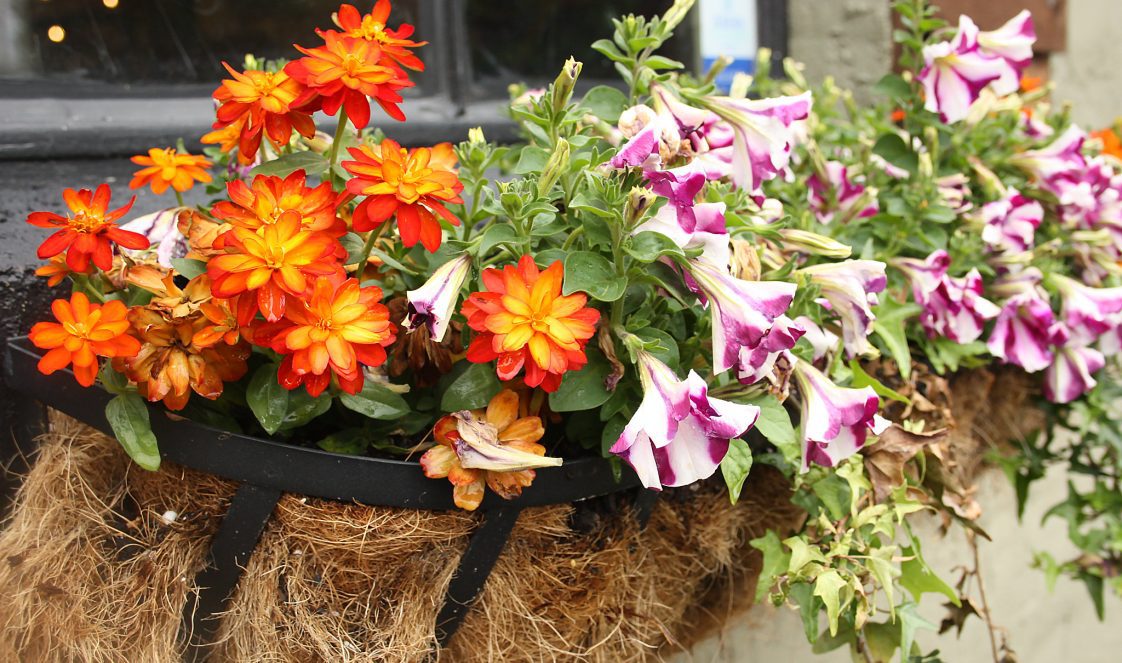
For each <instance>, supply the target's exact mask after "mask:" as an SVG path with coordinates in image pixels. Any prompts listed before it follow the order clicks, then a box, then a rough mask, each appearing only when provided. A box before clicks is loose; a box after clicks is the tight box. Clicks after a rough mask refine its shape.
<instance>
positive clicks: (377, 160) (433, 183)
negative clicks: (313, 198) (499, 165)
mask: <svg viewBox="0 0 1122 663" xmlns="http://www.w3.org/2000/svg"><path fill="white" fill-rule="evenodd" d="M350 153H351V156H352V157H354V158H355V159H356V160H355V161H344V162H343V167H344V168H346V169H347V172H349V173H351V174H352V175H354V177H353V178H351V179H350V180H348V181H347V191H348V192H350V193H353V194H355V195H364V196H367V198H366V200H363V201H362V202H361V203H359V206H358V208H356V209H355V213H354V219H353V224H354V229H355V230H357V231H359V232H365V231H367V230H372V229H373V228H374V227H375V226H377V225H378V224H380V223H382V222H384V221H385V220H386V219H388V218H390V217H391V216H393V215H394V214H395V213H396V214H397V227H398V231H399V232H400V233H401V243H402V244H404V245H405V246H407V247H408V246H413V245H415V244H416V243H417V241H418V240H420V242H421V244H423V245H424V247H425V248H426V249H428V250H429V251H432V252H435V251H436V250H437V248H439V247H440V239H441V230H440V222H439V221H437V220H436V217H435V216H433V212H435V213H437V214H439V215H440V216H441V217H443V218H444V220H446V221H447V222H448V223H451V224H452V225H454V226H458V225H460V220H459V219H457V218H456V216H455V215H454V214H452V213H451V212H449V211H448V208H446V207H445V205H446V204H448V203H457V204H459V203H462V202H464V201H463V199H462V198H461V197H460V192H461V191H463V189H464V185H463V184H462V183H461V182H460V180H459V178H458V177H457V176H456V170H455V168H456V153H455V152H454V151H453V150H452V144H451V143H441V144H439V145H435V146H433V147H418V148H415V149H412V150H406V149H405V148H403V147H402V146H401V145H398V144H397V143H396V142H394V141H392V140H390V139H389V138H386V139H385V140H383V141H382V143H381V144H380V145H377V146H367V145H363V146H362V147H358V148H351V149H350Z"/></svg>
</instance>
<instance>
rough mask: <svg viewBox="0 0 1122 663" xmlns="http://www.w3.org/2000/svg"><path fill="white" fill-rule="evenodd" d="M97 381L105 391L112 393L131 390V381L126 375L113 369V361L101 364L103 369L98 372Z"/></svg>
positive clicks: (119, 393)
mask: <svg viewBox="0 0 1122 663" xmlns="http://www.w3.org/2000/svg"><path fill="white" fill-rule="evenodd" d="M97 381H98V382H100V383H101V386H102V388H103V389H105V391H108V392H109V393H111V394H117V395H118V396H119V395H121V394H127V393H128V391H129V381H128V379H126V378H125V376H124V375H122V374H120V373H118V372H117V371H115V370H113V362H111V361H107V362H105V363H104V364H102V365H101V369H100V370H98V372H97Z"/></svg>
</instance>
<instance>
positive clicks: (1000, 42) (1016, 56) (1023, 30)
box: [978, 9, 1036, 95]
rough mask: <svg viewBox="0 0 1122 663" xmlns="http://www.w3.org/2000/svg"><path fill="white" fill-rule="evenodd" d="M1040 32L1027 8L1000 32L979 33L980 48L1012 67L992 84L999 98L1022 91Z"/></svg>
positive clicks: (1006, 23) (997, 30)
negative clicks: (1023, 76)
mask: <svg viewBox="0 0 1122 663" xmlns="http://www.w3.org/2000/svg"><path fill="white" fill-rule="evenodd" d="M1034 43H1036V29H1035V28H1034V27H1033V24H1032V13H1031V12H1030V11H1029V10H1027V9H1025V10H1022V11H1021V13H1019V14H1017V15H1016V16H1014V17H1013V18H1011V19H1009V20H1008V21H1006V22H1005V24H1004V25H1002V26H1001V27H1000V28H998V29H996V30H990V31H982V32H979V33H978V46H979V47H980V48H981V50H982V52H983V53H986V54H987V55H992V56H995V57H999V58H1001V59H1003V60H1005V62H1006V63H1007V64H1008V65H1009V68H1008V69H1007V70H1006V71H1005V72H1004V73H1003V74H1002V76H1001V77H1000V78H998V79H997V80H996V81H994V82H993V83H992V84H991V88H992V89H993V91H994V92H995V93H997V94H999V95H1007V94H1013V93H1014V92H1016V91H1017V90H1019V89H1020V88H1021V74H1022V73H1023V72H1024V70H1025V69H1026V68H1028V66H1029V65H1030V64H1031V63H1032V45H1033V44H1034Z"/></svg>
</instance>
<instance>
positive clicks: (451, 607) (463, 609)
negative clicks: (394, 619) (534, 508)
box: [436, 506, 522, 647]
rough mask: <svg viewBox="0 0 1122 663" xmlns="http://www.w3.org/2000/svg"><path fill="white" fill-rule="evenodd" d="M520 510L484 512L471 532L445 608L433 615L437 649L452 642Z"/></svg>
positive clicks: (477, 596)
mask: <svg viewBox="0 0 1122 663" xmlns="http://www.w3.org/2000/svg"><path fill="white" fill-rule="evenodd" d="M521 511H522V509H520V508H519V507H516V506H511V507H505V508H498V509H492V510H490V511H486V512H484V513H483V524H482V525H480V526H479V529H477V530H475V532H473V533H472V535H471V540H469V541H468V545H467V548H465V549H464V554H463V556H462V557H460V566H459V568H458V569H456V575H455V576H453V577H452V582H450V583H449V584H448V593H447V594H445V595H444V606H443V607H442V608H441V609H440V613H439V614H438V615H437V616H436V642H437V644H438V645H439V646H440V647H445V646H447V644H448V643H449V642H450V641H451V640H452V636H453V635H455V633H456V630H457V629H459V628H460V624H461V623H463V621H464V617H465V616H467V613H468V611H469V610H471V606H472V604H474V603H475V600H476V599H478V598H479V595H480V594H481V593H482V592H483V585H484V583H486V582H487V578H488V577H490V575H491V569H493V568H494V567H495V562H497V561H498V560H499V555H501V554H502V552H503V548H505V547H506V542H507V540H508V539H510V533H511V532H512V531H513V530H514V523H515V522H517V521H518V514H519V513H520V512H521Z"/></svg>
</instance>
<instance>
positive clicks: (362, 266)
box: [355, 219, 389, 281]
mask: <svg viewBox="0 0 1122 663" xmlns="http://www.w3.org/2000/svg"><path fill="white" fill-rule="evenodd" d="M387 223H389V219H387V220H385V221H383V222H382V224H381V225H380V226H378V229H377V230H371V231H370V236H369V237H367V238H366V243H365V244H363V245H362V258H360V259H359V261H358V273H357V274H355V276H356V277H357V278H358V280H359V281H362V273H363V272H364V271H366V265H367V264H368V263H369V262H370V252H371V251H372V250H373V249H374V242H376V241H378V238H379V237H381V236H382V231H384V230H385V229H386V224H387Z"/></svg>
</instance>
